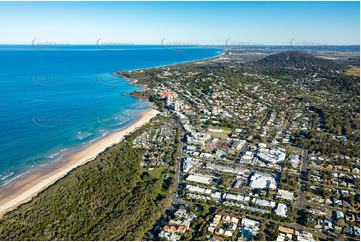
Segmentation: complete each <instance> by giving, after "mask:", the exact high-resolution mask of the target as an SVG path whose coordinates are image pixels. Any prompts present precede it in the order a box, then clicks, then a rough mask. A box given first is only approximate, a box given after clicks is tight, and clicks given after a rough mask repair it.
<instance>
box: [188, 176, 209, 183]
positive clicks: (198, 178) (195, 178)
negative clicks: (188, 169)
mask: <svg viewBox="0 0 361 242" xmlns="http://www.w3.org/2000/svg"><path fill="white" fill-rule="evenodd" d="M212 180H213V178H212V177H209V176H197V175H189V176H188V177H187V179H186V181H191V182H198V183H203V184H207V185H208V184H211V182H212Z"/></svg>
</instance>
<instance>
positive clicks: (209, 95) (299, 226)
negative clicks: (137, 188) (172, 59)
mask: <svg viewBox="0 0 361 242" xmlns="http://www.w3.org/2000/svg"><path fill="white" fill-rule="evenodd" d="M240 56H242V55H236V54H232V53H230V52H228V53H226V54H224V55H222V56H221V57H219V58H214V59H210V60H205V61H198V62H195V63H193V64H192V66H191V65H186V64H185V65H183V66H181V65H177V66H170V67H162V68H154V69H145V70H139V71H130V72H126V73H117V75H121V76H122V77H123V78H126V79H128V80H130V81H132V82H133V83H136V84H137V85H141V86H142V87H143V91H141V92H135V93H133V95H134V96H137V97H142V95H145V96H146V97H149V100H151V101H153V103H154V104H155V105H157V106H158V108H159V109H160V110H161V111H162V112H161V113H160V114H159V116H162V117H168V118H169V117H172V120H173V121H174V122H177V123H178V124H179V126H180V127H181V131H180V138H181V149H180V151H179V157H178V164H173V165H175V166H176V167H177V169H178V172H179V173H178V175H177V176H178V177H177V179H178V181H177V183H178V185H177V189H176V191H175V195H174V196H173V200H172V205H171V207H170V208H169V209H168V210H167V213H166V215H165V216H164V217H162V218H161V220H159V221H158V222H157V223H156V224H155V225H154V227H153V229H152V230H151V231H150V232H149V233H148V234H147V237H146V239H150V240H271V241H284V240H296V241H313V240H346V239H347V240H358V239H359V238H360V227H359V222H360V194H359V189H360V187H359V179H360V174H359V169H360V163H359V156H358V155H357V156H356V155H353V154H352V153H349V154H346V153H344V152H342V151H339V150H333V151H332V152H326V150H323V149H325V148H323V147H317V146H313V147H314V148H313V149H312V148H311V147H312V146H311V147H310V145H306V143H305V142H303V141H304V140H305V139H308V137H309V133H310V132H318V133H321V134H324V135H327V136H331V139H332V141H334V142H339V143H342V144H343V145H345V144H348V145H349V146H350V147H359V146H358V145H359V144H358V143H354V142H355V141H352V140H350V136H352V135H354V134H355V132H358V131H353V133H349V134H345V133H344V132H342V133H341V134H340V133H336V132H334V131H332V130H330V128H328V127H326V125H325V123H326V121H325V117H323V116H322V114H321V112H319V111H318V112H317V111H315V103H311V102H310V101H308V100H307V99H306V98H304V99H300V98H299V97H298V99H296V98H295V97H296V96H299V94H302V93H312V94H314V95H319V98H320V99H325V100H327V99H328V98H330V97H329V95H331V94H330V93H329V92H328V93H326V92H324V91H323V90H322V88H321V89H320V90H317V91H313V90H312V89H313V88H312V86H310V85H308V82H310V81H317V82H319V81H321V80H322V78H317V77H316V76H317V75H316V74H315V75H314V77H313V79H312V78H311V79H312V80H310V79H309V78H308V77H307V78H302V77H300V78H299V79H297V81H296V82H292V83H286V82H285V81H284V80H277V79H275V78H274V77H272V76H268V75H263V74H254V73H243V75H242V76H238V78H239V80H241V81H240V82H235V81H234V80H235V79H236V78H237V74H234V73H236V71H237V68H239V66H238V65H240V63H242V57H240ZM220 63H221V65H222V67H223V68H222V69H221V68H219V67H218V65H220ZM210 65H211V66H212V65H215V66H217V68H214V69H211V68H210V69H207V68H206V66H210ZM224 67H226V68H224ZM224 69H226V71H224ZM311 90H312V91H311ZM341 95H347V94H339V96H341ZM143 97H144V96H143ZM344 105H350V106H351V104H350V103H348V104H347V103H344ZM357 115H359V114H357ZM166 127H169V125H168V126H165V127H164V129H165V130H164V131H163V132H167V134H166V137H167V139H168V140H169V139H171V138H170V137H172V135H174V134H175V132H173V133H172V131H171V130H172V128H166ZM161 132H162V131H161ZM306 136H308V137H306ZM146 137H147V138H146ZM151 137H153V140H154V139H155V138H154V137H155V136H154V135H152V136H151ZM149 138H150V137H149V136H148V134H143V135H142V136H140V137H139V138H138V139H137V145H140V146H146V147H147V146H148V143H149ZM147 140H148V141H147ZM160 144H162V145H161V146H163V144H165V145H164V147H168V146H169V142H168V141H166V140H163V139H160V140H159V142H158V146H159V145H160ZM171 148H172V147H171ZM352 149H354V148H352ZM355 151H356V150H355ZM356 152H357V151H356ZM166 164H167V162H166V160H162V158H161V157H159V156H158V157H157V158H150V157H149V155H146V156H145V157H144V161H143V162H142V163H141V166H143V167H148V169H150V170H153V169H159V167H164V166H165V165H166Z"/></svg>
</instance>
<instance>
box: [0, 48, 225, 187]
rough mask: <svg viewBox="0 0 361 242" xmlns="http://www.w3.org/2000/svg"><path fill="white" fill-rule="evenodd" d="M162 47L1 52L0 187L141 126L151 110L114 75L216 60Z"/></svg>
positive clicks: (210, 52)
mask: <svg viewBox="0 0 361 242" xmlns="http://www.w3.org/2000/svg"><path fill="white" fill-rule="evenodd" d="M220 52H221V50H220V49H210V48H186V47H184V48H181V47H179V48H177V49H170V48H164V47H162V46H122V47H120V46H118V47H117V48H114V47H112V46H103V47H102V48H99V46H50V47H49V46H48V47H43V46H42V47H41V48H34V46H19V45H17V46H9V45H0V110H1V112H0V185H4V184H6V183H7V182H9V181H10V180H12V179H14V178H15V177H17V176H19V175H21V174H24V173H25V172H27V171H29V170H31V169H33V168H34V167H37V166H41V165H44V164H47V163H50V162H54V161H56V160H59V159H61V158H62V157H63V155H64V154H65V153H67V152H69V151H73V150H76V149H80V148H82V147H84V146H86V145H87V144H89V143H90V142H93V141H94V140H96V139H98V138H100V137H102V136H104V135H105V134H106V133H108V132H110V131H113V130H118V129H121V128H124V127H126V126H127V125H129V124H131V123H132V122H134V121H136V120H137V119H138V118H139V116H138V112H139V111H140V110H144V109H147V108H148V107H149V104H148V103H146V102H144V101H141V100H139V99H136V98H133V97H129V96H124V95H123V94H124V93H130V92H132V91H134V90H137V89H139V87H137V86H134V85H131V84H130V83H128V82H127V81H124V80H122V79H120V78H119V77H115V76H113V75H112V74H111V73H113V72H116V71H125V70H134V69H139V68H147V67H155V66H163V65H169V64H175V63H181V62H187V61H192V60H198V59H204V58H209V57H214V56H217V55H219V54H220Z"/></svg>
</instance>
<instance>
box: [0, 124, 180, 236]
mask: <svg viewBox="0 0 361 242" xmlns="http://www.w3.org/2000/svg"><path fill="white" fill-rule="evenodd" d="M149 125H152V123H149V124H148V125H146V126H143V127H142V128H141V129H138V130H137V131H136V132H135V133H133V134H131V135H130V136H128V137H127V138H126V140H125V141H123V142H121V143H119V144H117V145H114V146H112V147H111V148H109V149H108V150H106V151H105V152H103V153H102V154H100V155H99V156H98V157H97V158H96V159H95V160H93V161H91V162H89V163H87V164H86V165H83V166H81V167H79V168H78V169H75V170H74V171H72V172H70V174H68V175H67V176H66V177H65V178H63V179H61V180H59V181H58V182H57V183H55V184H54V185H52V186H51V187H49V188H48V189H46V190H45V191H43V192H42V193H40V194H39V195H38V196H36V197H35V198H34V199H32V200H31V201H30V202H28V203H26V204H23V205H21V206H20V207H19V208H18V209H16V210H13V211H11V212H9V213H7V214H5V215H4V216H3V217H2V218H1V220H0V240H140V239H142V237H143V236H144V234H145V233H146V232H147V231H148V230H149V229H150V228H151V226H152V224H153V223H154V222H155V221H156V220H157V219H158V218H159V217H160V216H161V213H162V212H163V211H164V210H165V209H166V208H167V207H168V206H169V204H170V200H169V199H170V198H171V196H169V194H168V193H171V192H172V189H174V185H173V186H172V184H174V182H173V180H174V179H172V178H173V176H174V171H173V170H171V169H168V168H167V169H165V168H162V169H161V170H159V172H157V171H156V169H154V170H152V171H148V170H145V169H144V168H142V167H141V166H139V163H140V161H141V159H142V157H143V155H144V153H145V149H143V148H133V144H132V140H133V139H134V138H135V137H136V136H137V135H139V134H140V133H141V132H142V131H144V130H145V129H147V128H148V126H149Z"/></svg>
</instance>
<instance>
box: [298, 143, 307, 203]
mask: <svg viewBox="0 0 361 242" xmlns="http://www.w3.org/2000/svg"><path fill="white" fill-rule="evenodd" d="M305 153H306V154H305ZM306 188H307V152H305V150H304V149H302V164H301V166H300V181H299V183H298V194H299V196H298V201H297V209H298V210H302V209H303V208H304V206H305V203H306V199H305V191H306Z"/></svg>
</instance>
